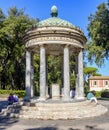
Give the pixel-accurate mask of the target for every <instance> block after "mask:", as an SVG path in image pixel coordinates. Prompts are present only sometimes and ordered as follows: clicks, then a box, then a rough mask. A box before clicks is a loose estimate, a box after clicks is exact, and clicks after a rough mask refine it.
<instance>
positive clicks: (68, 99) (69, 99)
mask: <svg viewBox="0 0 109 130" xmlns="http://www.w3.org/2000/svg"><path fill="white" fill-rule="evenodd" d="M62 100H63V101H71V98H70V97H62Z"/></svg>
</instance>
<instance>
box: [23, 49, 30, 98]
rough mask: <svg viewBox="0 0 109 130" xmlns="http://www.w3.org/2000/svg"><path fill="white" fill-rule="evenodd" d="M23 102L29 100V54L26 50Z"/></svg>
mask: <svg viewBox="0 0 109 130" xmlns="http://www.w3.org/2000/svg"><path fill="white" fill-rule="evenodd" d="M25 89H26V97H25V98H24V99H25V100H29V99H30V97H31V52H29V51H28V50H26V73H25Z"/></svg>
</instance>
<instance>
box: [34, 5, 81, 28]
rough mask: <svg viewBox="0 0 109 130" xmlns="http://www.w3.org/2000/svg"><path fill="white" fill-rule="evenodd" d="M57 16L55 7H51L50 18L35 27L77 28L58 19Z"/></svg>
mask: <svg viewBox="0 0 109 130" xmlns="http://www.w3.org/2000/svg"><path fill="white" fill-rule="evenodd" d="M57 15H58V9H57V7H56V6H52V8H51V16H52V17H51V18H48V19H45V20H43V21H40V22H38V23H36V24H35V27H50V26H59V27H71V28H77V27H75V26H74V25H72V24H71V23H70V22H68V21H66V20H63V19H60V18H58V17H57ZM78 29H79V28H78Z"/></svg>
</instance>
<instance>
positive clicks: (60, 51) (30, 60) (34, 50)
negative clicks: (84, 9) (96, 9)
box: [0, 4, 109, 130]
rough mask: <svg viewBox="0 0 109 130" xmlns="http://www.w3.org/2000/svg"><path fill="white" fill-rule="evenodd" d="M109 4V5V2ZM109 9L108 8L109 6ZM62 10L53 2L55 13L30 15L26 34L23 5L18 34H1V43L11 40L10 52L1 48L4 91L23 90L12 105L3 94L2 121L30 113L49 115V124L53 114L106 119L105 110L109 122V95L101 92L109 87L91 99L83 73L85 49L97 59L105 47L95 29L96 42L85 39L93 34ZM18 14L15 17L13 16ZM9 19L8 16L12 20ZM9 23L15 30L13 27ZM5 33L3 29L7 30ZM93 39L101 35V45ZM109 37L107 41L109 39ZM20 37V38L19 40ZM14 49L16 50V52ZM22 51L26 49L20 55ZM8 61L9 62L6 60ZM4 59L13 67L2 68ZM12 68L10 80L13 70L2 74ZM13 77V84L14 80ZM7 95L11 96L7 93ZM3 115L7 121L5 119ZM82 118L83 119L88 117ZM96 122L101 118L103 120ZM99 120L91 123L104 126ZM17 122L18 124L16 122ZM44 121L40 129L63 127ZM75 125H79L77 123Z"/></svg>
mask: <svg viewBox="0 0 109 130" xmlns="http://www.w3.org/2000/svg"><path fill="white" fill-rule="evenodd" d="M101 6H103V5H101ZM104 6H106V4H105V5H104ZM15 10H16V11H17V9H16V8H13V9H12V8H11V10H10V15H11V16H12V13H14V11H15ZM105 10H106V11H108V10H107V8H106V9H105ZM11 11H12V12H11ZM58 13H59V11H58V8H57V7H56V6H55V5H54V6H52V7H51V11H50V15H51V17H50V18H47V19H45V20H42V21H40V20H39V19H36V21H35V22H34V20H33V19H30V20H29V21H28V26H27V27H26V28H25V26H23V24H22V28H23V27H24V28H23V33H22V34H21V33H19V31H17V29H18V28H19V27H20V26H21V23H22V22H23V21H22V11H21V12H19V13H18V14H17V15H18V16H19V17H20V16H21V17H20V18H21V19H19V20H21V21H20V22H19V25H20V26H19V25H18V26H16V27H14V29H15V30H13V29H12V31H15V32H16V35H14V33H13V32H11V33H13V35H10V34H8V35H7V37H9V38H8V39H7V37H6V38H5V37H2V43H3V42H4V43H5V42H6V41H7V40H8V42H9V44H10V45H11V48H10V49H11V52H10V51H9V53H8V54H5V52H6V50H4V53H2V57H3V61H2V66H1V68H0V69H1V72H2V76H1V77H2V78H1V79H2V80H1V81H2V82H1V92H2V90H9V92H12V93H16V94H18V96H19V98H20V101H19V102H16V103H13V104H12V105H8V104H7V101H4V100H3V99H1V101H0V109H1V110H0V111H1V113H0V115H1V117H0V120H1V124H2V125H3V123H4V121H6V122H7V124H8V123H9V121H10V122H11V121H16V122H17V121H18V120H19V121H20V120H23V121H24V122H25V121H28V119H29V120H31V121H32V120H33V119H34V120H36V121H40V122H41V120H44V121H45V122H47V123H48V124H49V123H50V122H51V121H50V122H49V120H52V123H53V122H54V121H56V122H57V121H58V122H60V124H61V123H62V122H61V121H60V120H62V121H65V122H68V121H69V120H70V122H71V120H79V121H83V120H87V119H89V121H92V120H90V118H91V119H92V118H93V119H95V120H96V119H97V117H98V118H100V117H101V118H102V117H103V119H104V116H105V119H104V120H105V123H106V122H107V120H108V119H107V118H108V117H106V114H107V113H109V112H108V108H109V106H108V105H107V104H106V103H107V102H108V101H109V99H108V98H106V99H105V100H104V99H103V100H101V99H102V97H101V95H102V93H104V92H107V93H108V92H109V91H108V89H107V90H103V91H102V92H101V93H100V92H98V93H99V98H98V103H97V104H96V103H95V102H91V101H90V100H87V98H86V95H87V94H88V92H90V88H88V87H87V86H88V84H87V82H86V80H85V79H84V61H83V57H84V51H89V61H90V60H91V57H93V55H94V56H95V59H96V58H97V59H98V54H100V53H102V51H103V50H102V49H101V50H100V47H101V46H100V41H99V42H98V39H96V38H95V39H94V38H93V36H92V35H91V36H92V42H91V43H90V42H89V43H88V44H86V42H87V41H88V39H87V38H86V36H85V35H84V33H83V31H82V30H81V29H80V28H79V27H76V26H74V25H73V24H72V23H70V22H68V21H67V20H64V19H61V18H59V17H58ZM15 18H16V17H13V18H12V17H10V20H12V19H15ZM23 18H24V17H23ZM26 18H27V16H25V20H26ZM106 18H107V17H106ZM4 19H5V18H4ZM16 20H17V19H16ZM7 22H9V21H8V20H7ZM13 22H14V21H13ZM5 23H6V22H4V25H5ZM24 23H25V22H24ZM12 25H14V24H12ZM91 25H92V24H90V25H89V30H90V29H91V28H93V27H92V26H91ZM10 27H11V26H10ZM7 29H9V30H10V28H7ZM21 31H22V30H21ZM2 33H3V34H4V32H2ZM91 33H92V34H93V31H92V32H91V30H90V34H91ZM97 33H98V32H97ZM99 33H100V32H99ZM100 35H101V34H100ZM3 39H4V40H3ZM21 39H22V40H21ZM5 40H6V41H5ZM94 40H95V41H96V45H95V41H94ZM99 40H100V39H99ZM106 40H107V41H108V39H106ZM20 41H21V44H19V42H20ZM105 42H106V41H105ZM17 44H18V45H19V46H18V45H17ZM93 44H94V45H93ZM12 45H13V46H12ZM90 45H91V46H92V48H94V50H96V49H97V50H99V52H98V51H93V49H92V50H91V48H90ZM2 47H4V46H2ZM12 47H13V49H15V48H16V50H15V51H13V50H12ZM103 47H105V48H106V47H107V48H106V52H104V51H103V54H104V53H105V55H104V57H101V59H100V55H99V59H98V60H96V63H97V64H98V65H100V64H102V60H103V58H105V57H108V50H109V49H108V46H104V45H103ZM103 47H102V48H103ZM21 49H22V50H21ZM24 50H25V52H24ZM12 52H13V54H15V55H12V54H11V53H12ZM20 52H21V55H19V53H20ZM4 54H5V55H4ZM24 56H25V57H24ZM8 57H11V58H14V59H15V61H13V60H12V61H11V60H10V59H9V61H10V62H7V61H5V60H6V58H8ZM4 58H5V59H4ZM24 59H25V62H24ZM5 62H6V63H7V64H5ZM22 63H23V64H22ZM5 65H8V67H9V66H10V68H9V70H8V69H5V71H3V70H4V69H3V67H4V66H5ZM24 66H25V67H24ZM21 68H22V69H21ZM21 70H22V71H21ZM8 71H9V75H10V77H9V80H6V77H8V75H6V77H5V75H3V74H4V72H8ZM10 72H11V73H10ZM24 72H25V74H24ZM16 74H17V75H16ZM92 74H93V75H94V76H101V75H100V74H97V73H96V69H95V71H93V73H90V74H89V75H88V76H92ZM18 79H19V80H18ZM24 80H25V82H24ZM4 81H6V82H4ZM18 81H19V82H18ZM10 82H11V85H9V83H10ZM108 84H109V81H108V80H106V85H107V88H108V87H109V86H108ZM84 86H85V88H84ZM74 87H75V97H74V98H71V97H70V90H71V89H72V88H74ZM22 88H23V89H22ZM21 91H22V93H21ZM4 92H5V91H4ZM17 92H18V93H17ZM2 95H3V94H2ZM4 95H5V94H4ZM4 99H5V100H7V99H6V98H4ZM99 99H100V100H99ZM107 115H108V114H107ZM101 118H100V121H101ZM106 119H107V120H106ZM2 120H4V121H3V122H2ZM19 121H18V122H19ZM58 122H57V123H58ZM77 122H78V121H77ZM34 123H35V122H34ZM82 123H83V124H84V122H82ZM97 123H98V124H99V122H97ZM12 124H13V123H12ZM92 124H93V123H92ZM98 124H97V126H94V125H93V126H92V129H97V127H99V128H101V129H103V128H102V127H104V126H103V125H104V124H102V125H101V126H100V125H98ZM12 126H13V127H14V125H12ZM65 126H66V125H65ZM107 126H108V125H107ZM18 127H19V126H16V128H18ZM41 127H42V126H41ZM41 127H39V126H38V127H37V128H36V129H39V130H40V129H48V130H49V129H50V130H52V129H54V130H55V129H58V127H57V128H56V126H55V127H54V126H53V127H48V128H47V127H45V128H41ZM67 127H68V125H67V126H66V127H65V128H66V129H67ZM71 127H72V126H71ZM75 127H77V126H76V125H75ZM79 127H81V126H79V125H78V128H79ZM82 127H83V126H82ZM84 127H85V128H83V129H91V126H90V125H86V126H84ZM86 127H87V128H86ZM4 128H5V127H4V126H1V129H4ZM78 128H77V129H78ZM99 128H98V129H99ZM31 129H32V128H31ZM33 129H34V128H33ZM63 129H64V127H63ZM69 129H73V127H72V128H70V127H69ZM79 129H80V128H79ZM106 129H107V127H106Z"/></svg>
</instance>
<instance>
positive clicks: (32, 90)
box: [31, 53, 34, 97]
mask: <svg viewBox="0 0 109 130" xmlns="http://www.w3.org/2000/svg"><path fill="white" fill-rule="evenodd" d="M33 56H34V54H33V53H32V54H31V97H33V96H34V59H33Z"/></svg>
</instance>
